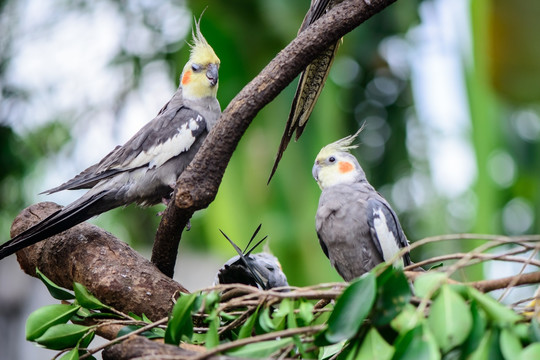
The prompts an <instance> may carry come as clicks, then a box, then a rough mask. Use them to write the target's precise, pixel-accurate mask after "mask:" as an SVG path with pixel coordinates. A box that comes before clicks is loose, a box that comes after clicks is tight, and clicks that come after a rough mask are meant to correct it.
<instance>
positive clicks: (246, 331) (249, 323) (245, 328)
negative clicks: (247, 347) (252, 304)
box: [238, 307, 259, 339]
mask: <svg viewBox="0 0 540 360" xmlns="http://www.w3.org/2000/svg"><path fill="white" fill-rule="evenodd" d="M258 314H259V307H257V309H255V312H254V313H253V314H251V316H250V317H248V319H247V320H246V322H245V323H244V325H242V327H241V328H240V332H239V333H238V339H244V338H247V337H250V336H251V333H252V332H253V327H254V326H255V322H256V321H257V315H258Z"/></svg>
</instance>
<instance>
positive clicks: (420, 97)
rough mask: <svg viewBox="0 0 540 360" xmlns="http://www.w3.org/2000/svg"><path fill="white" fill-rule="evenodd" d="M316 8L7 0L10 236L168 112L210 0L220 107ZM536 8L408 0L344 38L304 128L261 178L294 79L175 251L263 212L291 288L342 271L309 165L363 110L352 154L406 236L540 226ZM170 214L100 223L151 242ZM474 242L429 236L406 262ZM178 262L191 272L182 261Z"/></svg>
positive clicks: (2, 80) (1, 57)
mask: <svg viewBox="0 0 540 360" xmlns="http://www.w3.org/2000/svg"><path fill="white" fill-rule="evenodd" d="M308 6H309V0H295V1H291V0H272V1H268V0H249V1H248V0H244V1H242V0H229V1H209V2H201V1H188V2H183V1H173V0H168V1H161V2H152V1H142V0H141V1H112V0H98V1H83V0H63V1H60V0H57V1H51V2H50V3H49V2H47V3H45V2H40V1H31V0H27V1H14V0H4V1H0V33H1V35H0V89H1V92H0V116H1V117H0V168H1V169H2V170H1V172H0V233H1V234H2V235H1V238H0V239H1V241H5V240H7V239H8V238H9V227H10V224H11V221H12V220H13V218H14V217H15V216H16V215H17V213H18V212H19V211H20V210H21V209H23V208H24V207H26V206H28V205H30V204H32V203H34V202H37V201H44V200H49V199H50V200H51V201H57V202H59V203H61V204H67V203H68V202H69V201H71V200H73V199H74V198H75V197H76V196H79V195H77V194H75V195H73V194H67V195H59V196H58V197H57V196H50V197H44V196H37V195H36V194H37V193H39V192H40V191H43V190H45V189H47V188H50V187H53V186H55V185H57V184H58V183H61V182H63V181H65V180H67V179H68V178H70V177H72V176H74V175H75V174H77V173H78V172H80V171H82V170H83V169H85V168H86V167H87V166H89V165H91V164H92V163H93V162H95V161H97V160H99V159H100V158H101V157H102V156H104V155H105V154H106V153H107V152H108V151H109V150H110V149H112V148H113V146H114V145H115V144H117V143H122V142H124V141H125V140H127V139H128V138H129V137H130V136H131V135H132V134H133V133H134V132H135V131H136V129H138V128H140V127H141V126H142V124H144V122H141V121H149V120H150V119H151V118H152V117H153V116H154V115H155V114H156V113H157V111H158V110H159V109H160V106H161V105H162V104H164V103H165V102H166V101H167V100H168V98H169V97H170V96H171V95H172V93H173V92H174V90H175V88H176V86H177V84H178V77H179V75H180V72H181V70H182V67H183V65H184V63H185V62H186V60H187V58H188V52H189V48H188V46H186V40H187V41H189V40H190V39H189V37H190V29H191V22H192V19H193V16H195V17H198V16H199V15H200V14H201V13H202V11H203V10H204V9H205V8H206V7H207V9H206V11H205V13H204V16H203V18H202V22H201V28H202V32H203V34H204V35H205V37H206V38H207V40H208V41H209V43H210V44H211V45H212V46H213V47H214V49H215V51H216V53H217V54H218V56H219V57H220V58H221V64H222V65H221V69H220V85H219V92H218V98H219V100H220V102H221V105H222V108H223V109H224V108H225V107H226V106H227V104H228V103H229V101H230V100H231V99H232V98H233V97H234V96H235V95H236V94H237V93H238V92H239V91H240V90H241V89H242V87H243V86H244V85H246V84H247V83H248V82H249V81H250V80H251V79H252V78H253V77H255V76H256V75H257V74H258V72H259V71H260V70H261V69H262V68H263V67H264V66H265V65H266V64H267V63H268V62H269V61H270V60H271V59H272V58H273V57H274V56H275V54H276V53H277V52H279V51H280V50H281V49H282V48H283V47H285V46H286V45H287V44H288V43H289V42H290V41H291V40H292V39H293V38H294V37H295V35H296V32H297V29H298V27H299V26H300V23H301V22H302V19H303V16H304V14H305V12H306V10H307V8H308ZM538 18H540V3H538V2H534V1H526V0H516V1H513V2H506V1H502V0H478V1H470V2H469V1H451V0H450V1H445V0H431V1H417V0H413V1H406V0H401V1H397V2H396V3H395V4H393V5H392V6H390V7H389V8H387V9H386V10H384V11H383V12H382V13H380V14H378V15H376V16H374V17H373V18H372V19H370V20H369V21H367V22H366V23H365V24H363V25H362V26H360V27H359V28H357V29H356V30H354V31H353V32H351V33H350V34H348V35H346V36H345V38H344V40H343V44H342V46H341V48H340V50H339V52H338V56H337V59H336V61H335V63H334V67H333V69H332V73H331V74H330V77H329V79H328V81H327V84H326V86H325V88H324V90H323V92H322V95H321V97H320V99H319V102H318V104H317V106H316V107H315V110H314V112H313V115H312V117H311V121H310V124H309V126H308V127H307V129H306V131H305V133H304V135H303V136H302V138H301V139H300V141H299V142H298V143H291V144H290V146H289V148H288V149H287V151H286V152H285V155H284V158H283V160H282V161H281V164H280V166H279V168H278V171H277V174H276V175H275V176H274V179H273V180H272V182H271V183H270V185H268V186H267V185H266V181H267V178H268V175H269V172H270V169H271V166H272V164H273V161H274V156H275V153H276V150H277V147H278V144H279V140H280V138H281V134H282V132H283V129H284V126H285V122H286V119H287V116H288V112H289V108H290V104H291V101H292V97H293V94H294V90H295V88H296V81H295V82H293V83H292V84H291V85H290V86H289V87H288V88H287V89H286V90H285V91H283V93H282V94H280V95H279V96H278V97H277V98H276V99H275V100H274V101H273V102H272V103H271V104H269V105H268V106H267V107H266V108H264V109H263V110H262V111H261V112H260V113H259V114H258V115H257V117H256V118H255V120H254V121H253V124H252V126H251V127H250V128H249V129H248V131H247V132H246V134H245V136H244V138H243V139H242V141H241V143H240V144H239V146H238V148H237V150H236V152H235V154H234V155H233V158H232V160H231V162H230V164H229V166H228V169H227V171H226V173H225V176H224V178H223V183H222V185H221V187H220V189H219V193H218V196H217V198H216V200H215V201H214V203H212V204H211V205H210V207H209V208H208V209H206V210H203V211H200V212H199V213H197V214H195V216H194V218H193V219H192V222H191V224H192V229H191V231H189V232H186V233H184V235H183V239H182V242H181V245H180V251H181V252H182V253H193V254H198V255H197V256H207V255H208V256H210V255H211V256H213V257H214V258H215V259H217V261H218V262H224V261H225V260H227V259H228V258H229V257H231V256H233V255H234V250H233V249H232V248H231V247H230V245H229V244H228V242H227V241H226V240H225V239H224V238H223V237H222V236H221V235H220V234H219V231H218V229H222V230H223V231H224V232H225V233H226V234H228V235H229V237H231V238H232V239H233V240H234V241H236V242H237V243H238V244H239V245H240V247H243V246H244V245H245V244H246V243H247V241H248V239H249V238H250V236H251V234H252V232H253V231H254V230H255V228H256V227H257V225H258V224H259V223H262V225H263V226H262V231H261V235H269V241H268V243H269V248H270V250H271V251H272V252H273V253H274V254H275V255H276V256H277V257H278V258H279V259H280V260H281V263H282V265H283V269H284V271H285V273H286V274H287V276H288V278H289V282H290V284H291V285H297V286H303V285H310V284H315V283H321V282H328V281H339V280H340V278H339V277H338V275H337V273H336V272H335V271H334V270H333V269H332V268H331V267H330V265H329V263H328V261H327V259H326V258H325V256H324V254H323V253H322V251H321V250H320V247H319V244H318V240H317V236H316V233H315V229H314V216H315V211H316V208H317V203H318V198H319V194H320V190H319V188H318V187H317V185H316V183H315V181H314V180H313V179H312V177H311V167H312V164H313V160H314V158H315V156H316V154H317V153H318V151H319V149H320V148H321V147H322V146H324V145H326V144H328V143H330V142H333V141H335V140H337V139H339V138H342V137H344V136H346V135H348V134H351V133H354V132H355V131H356V130H357V129H358V127H359V126H360V125H361V124H362V123H363V122H364V121H366V122H367V126H366V130H365V131H364V132H363V133H362V134H361V137H360V147H359V149H357V150H356V151H355V152H354V153H355V155H357V157H358V158H359V160H360V163H361V164H362V165H363V167H364V169H365V171H366V173H367V175H368V179H370V181H371V182H372V184H373V185H374V186H375V187H376V188H377V189H379V190H380V191H381V193H382V194H383V195H384V196H385V197H386V198H387V199H388V200H389V201H390V203H391V204H392V205H393V207H394V209H395V210H396V211H397V213H398V215H399V217H400V219H401V221H402V225H403V228H404V230H405V232H406V234H407V236H408V237H409V239H410V240H411V241H415V240H418V239H421V238H423V237H426V236H432V235H439V234H447V233H455V232H479V233H495V234H510V235H516V234H525V233H539V232H540V221H539V220H538V214H539V213H540V192H539V188H540V186H539V185H540V181H539V177H540V159H539V150H540V147H539V139H540V117H539V112H540V107H539V99H540V42H539V41H538V39H537V38H538V34H540V22H538ZM102 44H106V46H105V45H103V46H102ZM96 64H97V65H96ZM100 64H101V65H100ZM141 118H143V120H140V119H141ZM133 119H137V120H133ZM103 141H104V142H103ZM62 196H64V197H62ZM160 210H162V207H159V206H158V207H154V208H151V209H148V210H141V209H138V208H136V207H134V206H129V207H127V208H124V209H117V210H114V211H111V212H109V213H107V214H104V215H101V216H100V217H99V218H98V219H97V220H96V221H95V222H96V223H97V224H98V225H100V226H102V227H103V228H105V229H107V230H108V231H111V232H112V233H114V234H115V235H117V236H119V237H120V238H121V239H123V240H125V241H128V242H130V243H131V244H133V246H134V247H135V248H136V249H139V250H141V251H145V249H146V251H148V249H149V248H150V247H151V243H152V239H153V236H154V234H155V230H156V228H157V225H158V222H159V218H158V217H156V213H157V212H158V211H160ZM473 245H474V244H471V243H446V244H442V245H440V244H439V245H437V246H432V247H425V248H423V249H420V250H418V251H415V252H414V253H413V260H414V259H422V258H425V257H428V256H432V255H435V254H441V253H445V252H448V251H455V250H460V249H464V250H466V249H469V248H470V247H471V246H473ZM178 271H180V272H182V273H184V274H188V275H187V276H190V275H189V274H196V273H197V272H198V269H196V268H192V267H190V268H185V267H182V264H180V270H177V272H178ZM479 274H480V273H479ZM479 274H477V276H481V275H479ZM473 277H474V276H473ZM200 285H201V286H200V287H203V286H207V285H209V284H206V283H203V284H200ZM192 290H194V289H192Z"/></svg>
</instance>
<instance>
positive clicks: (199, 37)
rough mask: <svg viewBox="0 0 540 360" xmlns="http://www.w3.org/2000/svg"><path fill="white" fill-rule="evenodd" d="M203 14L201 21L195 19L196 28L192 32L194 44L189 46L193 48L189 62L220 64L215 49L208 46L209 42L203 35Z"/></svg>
mask: <svg viewBox="0 0 540 360" xmlns="http://www.w3.org/2000/svg"><path fill="white" fill-rule="evenodd" d="M203 14H204V11H203ZM203 14H201V17H200V18H199V21H197V19H194V20H195V28H194V29H192V31H191V34H192V36H193V44H189V46H190V47H191V51H190V55H189V60H190V61H191V62H194V63H197V64H210V63H212V64H219V63H220V60H219V58H218V57H217V55H216V53H215V52H214V49H212V47H211V46H210V44H208V41H206V39H205V38H204V36H203V34H202V33H201V26H200V25H201V19H202V15H203Z"/></svg>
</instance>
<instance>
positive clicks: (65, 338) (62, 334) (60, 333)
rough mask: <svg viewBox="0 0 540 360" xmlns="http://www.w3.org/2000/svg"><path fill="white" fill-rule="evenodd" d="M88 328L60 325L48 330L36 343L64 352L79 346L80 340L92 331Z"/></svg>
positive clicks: (75, 325)
mask: <svg viewBox="0 0 540 360" xmlns="http://www.w3.org/2000/svg"><path fill="white" fill-rule="evenodd" d="M90 329H91V328H90V327H88V326H83V325H77V324H59V325H54V326H52V327H50V328H49V329H47V331H45V333H44V334H43V335H41V336H40V337H38V338H37V339H36V342H37V343H38V344H40V345H43V346H45V347H46V348H48V349H52V350H62V349H66V348H70V347H73V346H75V345H77V343H78V342H79V340H81V339H82V337H83V336H84V335H85V334H86V333H87V332H88V331H89V330H90Z"/></svg>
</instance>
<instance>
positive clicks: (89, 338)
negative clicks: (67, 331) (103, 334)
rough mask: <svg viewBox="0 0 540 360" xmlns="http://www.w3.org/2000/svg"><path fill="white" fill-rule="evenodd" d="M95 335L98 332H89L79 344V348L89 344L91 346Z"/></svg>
mask: <svg viewBox="0 0 540 360" xmlns="http://www.w3.org/2000/svg"><path fill="white" fill-rule="evenodd" d="M95 335H96V333H95V332H94V331H92V332H90V333H89V334H87V335H86V336H85V337H83V338H82V339H81V340H80V341H79V344H78V346H79V348H82V349H86V348H88V346H90V343H91V342H92V340H94V336H95Z"/></svg>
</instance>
